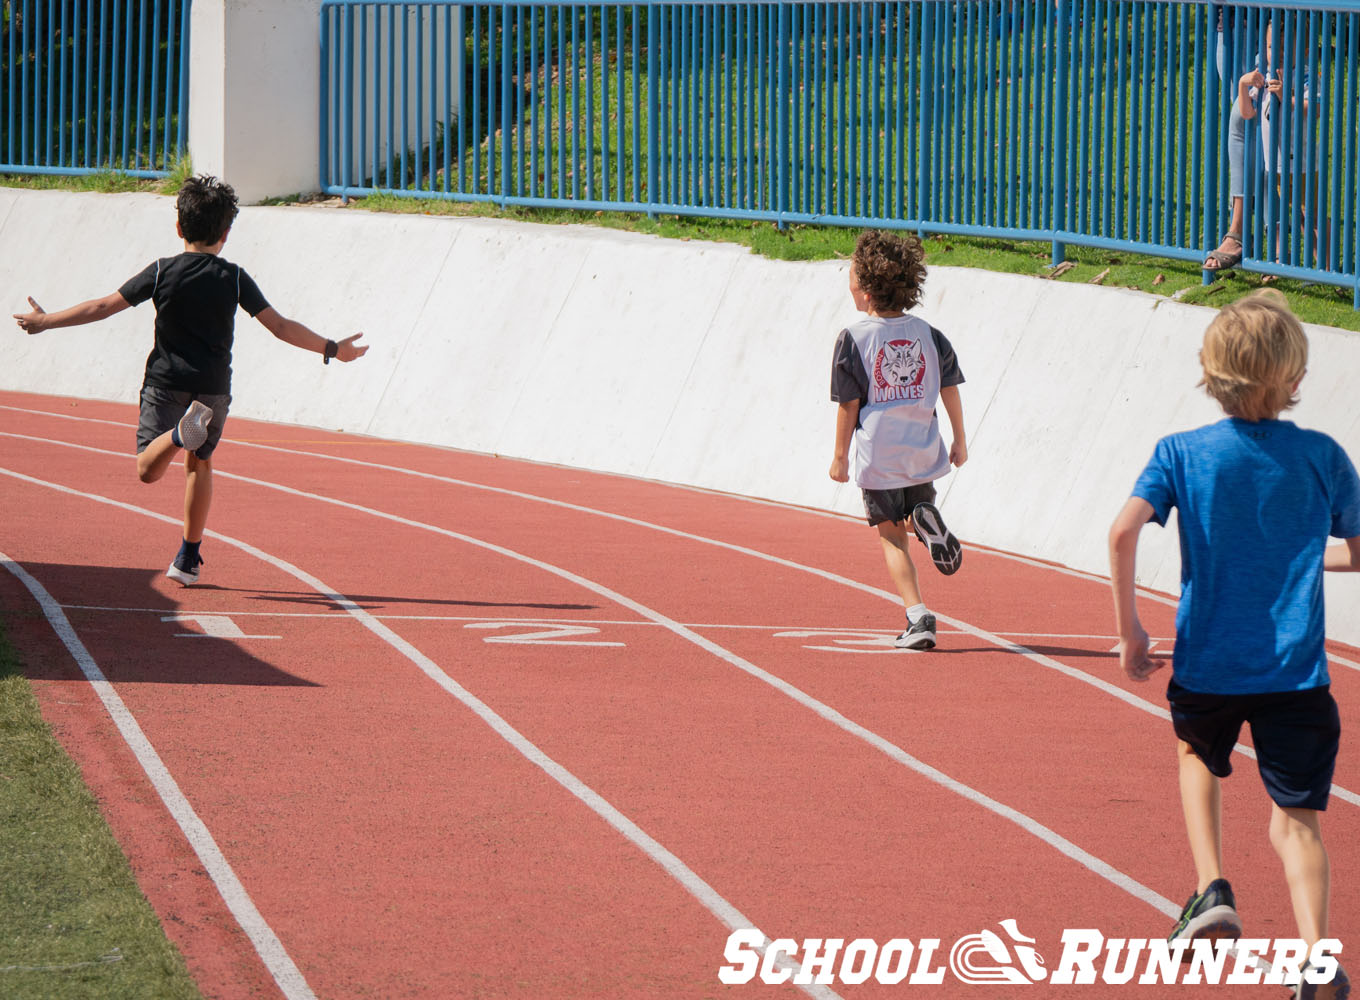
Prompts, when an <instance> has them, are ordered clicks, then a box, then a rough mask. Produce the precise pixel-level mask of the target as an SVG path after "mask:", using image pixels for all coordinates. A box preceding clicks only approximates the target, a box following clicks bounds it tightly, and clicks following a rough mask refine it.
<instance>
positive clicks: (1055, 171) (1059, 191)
mask: <svg viewBox="0 0 1360 1000" xmlns="http://www.w3.org/2000/svg"><path fill="white" fill-rule="evenodd" d="M1072 2H1073V0H1055V4H1054V12H1053V16H1054V25H1053V47H1054V49H1056V50H1057V55H1058V69H1057V79H1056V81H1055V83H1054V91H1055V94H1054V99H1053V104H1054V107H1053V114H1054V116H1055V118H1056V122H1055V125H1054V132H1055V135H1054V137H1053V150H1052V153H1051V154H1050V155H1051V156H1052V163H1053V168H1052V173H1051V175H1050V178H1051V179H1050V186H1049V203H1048V209H1049V228H1051V229H1052V230H1054V232H1058V231H1060V230H1063V229H1065V228H1066V226H1064V225H1062V223H1063V222H1065V220H1066V218H1067V110H1068V109H1067V55H1068V52H1067V49H1068V46H1067V41H1068V38H1069V37H1070V34H1071V33H1070V32H1069V31H1067V30H1065V29H1066V27H1067V25H1068V24H1069V22H1070V21H1071V19H1072V18H1071V6H1070V5H1071V4H1072ZM1065 36H1067V37H1065ZM1066 257H1067V245H1066V244H1065V243H1063V242H1062V241H1061V240H1059V239H1058V238H1057V237H1056V236H1055V237H1054V238H1053V253H1052V256H1051V262H1052V266H1053V267H1057V266H1058V265H1059V264H1061V263H1062V262H1063V260H1064V259H1065V258H1066Z"/></svg>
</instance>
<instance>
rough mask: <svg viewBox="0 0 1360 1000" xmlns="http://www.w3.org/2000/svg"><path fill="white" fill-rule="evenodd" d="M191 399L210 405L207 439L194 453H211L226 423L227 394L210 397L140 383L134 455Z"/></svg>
mask: <svg viewBox="0 0 1360 1000" xmlns="http://www.w3.org/2000/svg"><path fill="white" fill-rule="evenodd" d="M195 399H197V400H198V401H199V402H201V403H202V404H203V405H204V406H208V407H211V408H212V411H213V417H212V422H211V423H210V424H208V440H207V441H205V442H203V447H202V448H199V449H198V451H196V452H194V454H195V455H197V456H198V457H199V458H204V459H206V458H208V457H209V456H211V455H212V453H213V449H214V448H216V447H217V442H218V441H220V440H221V439H222V428H223V426H225V424H226V422H227V410H228V409H229V408H230V407H231V397H230V396H214V395H212V394H211V393H203V392H180V391H178V390H177V389H162V388H160V387H159V386H154V385H144V386H142V412H141V417H140V419H139V420H138V423H137V454H138V455H140V454H141V453H142V452H144V451H146V446H147V445H149V444H150V443H151V442H152V441H154V440H156V438H158V437H160V436H161V435H162V434H164V433H165V432H166V431H168V430H169V429H170V428H171V427H174V426H175V425H176V424H177V423H179V418H180V417H182V416H184V411H185V410H187V409H188V408H189V404H190V403H192V402H193V401H194V400H195Z"/></svg>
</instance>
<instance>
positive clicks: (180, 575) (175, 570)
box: [165, 552, 203, 587]
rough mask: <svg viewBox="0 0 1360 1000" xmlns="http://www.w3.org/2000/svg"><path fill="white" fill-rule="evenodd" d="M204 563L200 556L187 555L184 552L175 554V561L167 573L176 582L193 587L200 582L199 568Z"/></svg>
mask: <svg viewBox="0 0 1360 1000" xmlns="http://www.w3.org/2000/svg"><path fill="white" fill-rule="evenodd" d="M202 565H203V559H202V557H200V556H193V557H190V556H186V555H185V554H184V553H183V552H181V553H180V554H179V555H177V556H175V561H174V562H172V563H171V564H170V568H169V569H167V570H166V571H165V575H166V576H168V577H169V578H170V579H172V580H174V581H175V582H176V583H182V584H184V586H186V587H192V586H193V585H194V584H196V583H198V568H199V567H200V566H202Z"/></svg>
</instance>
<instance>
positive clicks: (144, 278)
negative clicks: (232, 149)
mask: <svg viewBox="0 0 1360 1000" xmlns="http://www.w3.org/2000/svg"><path fill="white" fill-rule="evenodd" d="M175 207H176V211H177V214H178V220H177V221H176V223H175V230H176V232H177V233H178V234H179V236H180V237H181V238H182V239H183V240H184V252H183V253H181V254H179V255H177V256H174V257H163V258H161V259H160V260H157V261H154V262H153V263H151V264H149V265H148V266H147V267H146V268H145V269H144V270H143V271H142V272H141V273H140V274H137V275H136V276H134V277H133V278H131V279H130V280H128V281H127V282H126V283H124V285H123V286H122V287H121V288H120V289H119V290H118V291H116V292H114V293H112V294H111V295H106V296H104V297H103V298H102V299H90V300H89V301H88V302H82V303H80V304H79V305H76V306H71V307H70V308H69V309H63V310H61V311H59V312H53V313H49V312H44V311H43V309H42V307H41V306H39V305H38V303H37V302H35V301H34V300H33V299H32V298H31V297H30V298H29V300H28V304H29V305H30V306H32V310H33V311H32V312H28V313H16V314H15V315H14V318H15V320H16V321H18V324H19V326H20V328H21V329H23V330H24V331H25V332H27V333H30V334H33V333H41V332H42V331H43V330H52V329H56V328H58V327H64V326H79V325H81V324H84V323H94V322H96V321H98V320H101V319H106V318H108V317H109V316H112V315H114V314H115V313H119V312H122V311H123V310H124V309H126V308H128V307H129V306H135V305H139V304H140V303H142V302H145V301H146V300H147V299H150V300H151V301H152V302H153V303H155V306H156V341H155V346H154V347H153V348H152V350H151V354H150V356H149V357H148V358H147V360H146V376H145V379H144V380H143V383H142V391H141V419H140V421H139V424H138V427H137V476H138V478H139V479H141V481H142V482H144V483H154V482H156V481H157V480H158V479H160V478H161V477H162V476H163V475H165V471H166V470H167V469H168V468H169V467H170V463H171V462H172V461H173V460H174V457H175V456H176V455H177V454H179V452H180V451H181V450H182V451H184V452H185V456H184V475H185V486H184V538H183V540H182V542H181V544H180V550H179V552H178V553H177V554H176V555H175V559H174V561H173V562H172V563H171V564H170V568H169V569H168V570H166V576H168V577H170V578H171V579H172V580H175V581H176V582H178V583H181V584H183V585H185V586H189V585H190V584H194V583H197V582H198V577H199V567H200V565H201V564H202V562H203V559H202V556H200V554H199V545H200V544H201V543H202V541H203V532H204V529H205V528H206V526H207V521H208V508H209V507H210V506H211V504H212V454H213V451H214V450H215V449H216V448H217V443H218V441H219V440H220V439H221V437H222V428H223V426H224V424H225V423H226V420H227V411H228V407H229V405H230V403H231V347H232V340H233V337H234V330H235V316H236V309H237V307H238V306H239V307H240V308H242V309H244V310H245V311H246V312H247V313H249V314H250V315H251V316H254V317H255V318H256V319H258V320H259V321H260V322H261V323H262V324H263V325H264V327H265V329H267V330H268V331H269V332H270V333H272V334H273V335H274V336H275V337H277V338H278V339H279V340H282V341H284V342H285V343H288V344H292V345H293V346H294V347H300V348H302V349H303V350H308V351H315V352H316V353H317V354H320V355H322V358H323V360H324V361H325V362H326V363H327V364H329V363H330V360H331V358H339V359H340V360H341V361H353V360H354V359H355V358H359V357H362V356H363V355H364V353H365V352H366V351H367V350H368V348H367V347H366V346H359V345H358V344H356V343H355V341H356V340H358V339H359V338H360V337H361V336H363V334H359V333H356V334H355V335H354V336H352V337H348V338H346V339H345V340H342V341H340V342H339V343H337V342H336V341H334V340H327V339H326V338H325V337H322V336H321V335H320V334H317V333H314V332H313V331H311V330H309V329H308V328H307V327H305V326H303V325H302V324H301V323H298V322H296V321H294V320H291V319H288V318H286V317H284V316H281V315H279V313H278V312H277V311H276V310H275V309H274V307H273V306H271V305H270V304H269V303H268V302H267V301H265V298H264V296H263V295H261V294H260V289H259V288H258V287H257V286H256V284H255V282H254V281H253V280H252V279H251V277H250V275H248V274H246V272H245V271H243V270H242V269H241V267H240V265H239V264H231V263H228V262H227V261H225V260H223V259H222V258H221V256H219V255H220V254H221V252H222V246H223V244H225V243H226V241H227V235H228V234H229V233H230V232H231V224H232V222H233V220H234V219H235V218H236V213H237V202H236V193H235V192H234V191H233V190H232V188H231V186H230V185H229V184H223V183H222V182H220V181H218V180H217V179H215V178H213V177H201V176H200V177H191V178H189V179H188V180H187V181H185V182H184V184H183V186H182V187H181V188H180V190H179V195H178V197H177V199H176V202H175Z"/></svg>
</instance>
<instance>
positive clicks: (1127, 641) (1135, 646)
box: [1110, 497, 1166, 681]
mask: <svg viewBox="0 0 1360 1000" xmlns="http://www.w3.org/2000/svg"><path fill="white" fill-rule="evenodd" d="M1150 517H1152V504H1150V503H1148V502H1147V501H1146V500H1144V499H1143V498H1142V497H1129V501H1128V503H1126V504H1124V509H1123V510H1121V511H1120V512H1119V516H1118V517H1116V518H1115V519H1114V525H1113V526H1112V527H1111V528H1110V583H1111V585H1112V586H1113V587H1114V620H1115V626H1116V628H1117V629H1118V631H1119V664H1120V666H1122V667H1123V668H1124V673H1126V674H1128V675H1129V677H1131V678H1132V679H1133V680H1136V681H1145V680H1147V679H1148V677H1150V676H1151V675H1152V672H1153V671H1155V670H1158V669H1160V668H1161V667H1164V666H1166V660H1164V659H1153V658H1152V657H1151V656H1149V655H1148V634H1147V631H1146V630H1145V629H1144V628H1143V625H1142V623H1141V622H1140V621H1139V620H1138V605H1137V602H1136V601H1135V599H1134V583H1133V566H1134V560H1135V558H1136V556H1137V555H1138V534H1139V532H1141V531H1142V530H1143V525H1145V524H1147V522H1148V519H1149V518H1150Z"/></svg>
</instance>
